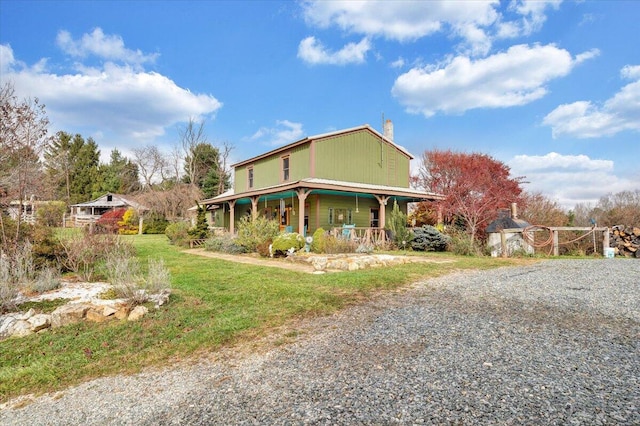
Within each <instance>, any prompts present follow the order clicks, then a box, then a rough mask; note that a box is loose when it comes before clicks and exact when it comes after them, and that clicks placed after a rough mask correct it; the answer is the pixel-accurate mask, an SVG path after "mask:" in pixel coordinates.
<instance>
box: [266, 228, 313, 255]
mask: <svg viewBox="0 0 640 426" xmlns="http://www.w3.org/2000/svg"><path fill="white" fill-rule="evenodd" d="M304 245H305V241H304V237H303V236H302V235H300V234H297V233H295V232H285V233H284V234H280V235H278V236H276V237H275V238H274V239H273V243H272V246H271V247H272V250H273V255H274V256H285V255H286V254H287V252H289V251H290V250H293V251H294V252H295V251H298V250H301V249H302V248H304Z"/></svg>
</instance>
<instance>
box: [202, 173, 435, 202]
mask: <svg viewBox="0 0 640 426" xmlns="http://www.w3.org/2000/svg"><path fill="white" fill-rule="evenodd" d="M298 189H306V190H309V191H311V192H310V194H321V195H340V196H347V195H348V196H355V195H356V194H357V195H358V197H362V198H375V195H380V196H389V197H395V198H396V199H398V200H401V201H408V202H418V201H426V200H440V199H443V198H444V196H443V195H440V194H435V193H431V192H424V191H418V190H415V189H411V188H400V187H393V186H384V185H370V184H363V183H357V182H342V181H333V180H328V179H316V178H310V179H303V180H300V181H296V182H291V183H285V184H280V185H275V186H271V187H267V188H260V189H256V190H254V191H247V192H243V193H240V194H233V193H230V192H226V193H224V194H221V195H219V196H217V197H214V198H209V199H206V200H203V201H202V204H204V205H217V204H223V203H226V202H229V201H236V204H240V205H242V204H248V203H250V202H251V197H256V196H257V197H259V200H260V201H264V200H265V199H266V200H267V201H269V200H277V199H280V198H285V199H286V198H291V197H294V198H295V197H297V194H296V190H298Z"/></svg>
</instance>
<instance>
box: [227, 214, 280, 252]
mask: <svg viewBox="0 0 640 426" xmlns="http://www.w3.org/2000/svg"><path fill="white" fill-rule="evenodd" d="M279 232H280V228H279V226H278V222H276V221H275V220H270V219H267V218H266V217H263V216H260V217H257V218H255V219H252V218H251V216H243V217H242V218H241V219H240V222H239V223H238V237H237V239H236V243H237V244H239V245H241V246H242V247H244V249H245V251H246V252H248V253H253V252H255V251H257V250H258V246H260V245H264V243H266V242H267V241H268V242H269V244H271V241H273V239H274V238H275V237H276V236H278V234H279ZM269 244H267V246H268V245H269Z"/></svg>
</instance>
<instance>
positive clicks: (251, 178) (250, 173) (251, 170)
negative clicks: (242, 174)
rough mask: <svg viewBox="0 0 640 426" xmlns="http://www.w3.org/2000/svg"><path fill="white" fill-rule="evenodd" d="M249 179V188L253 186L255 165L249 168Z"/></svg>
mask: <svg viewBox="0 0 640 426" xmlns="http://www.w3.org/2000/svg"><path fill="white" fill-rule="evenodd" d="M247 180H248V182H247V187H248V188H249V189H251V188H253V167H249V168H248V169H247Z"/></svg>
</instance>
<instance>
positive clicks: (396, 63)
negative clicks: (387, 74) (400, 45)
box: [391, 57, 405, 68]
mask: <svg viewBox="0 0 640 426" xmlns="http://www.w3.org/2000/svg"><path fill="white" fill-rule="evenodd" d="M404 64H405V62H404V58H402V57H400V58H398V59H396V60H395V61H393V62H391V68H402V67H404Z"/></svg>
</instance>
